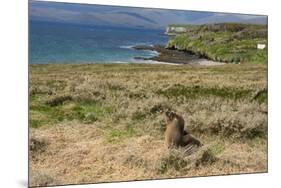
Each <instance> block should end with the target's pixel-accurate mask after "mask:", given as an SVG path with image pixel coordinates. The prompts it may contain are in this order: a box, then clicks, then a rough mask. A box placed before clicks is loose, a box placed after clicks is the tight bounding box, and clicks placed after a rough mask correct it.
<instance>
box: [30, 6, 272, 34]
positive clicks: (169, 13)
mask: <svg viewBox="0 0 281 188" xmlns="http://www.w3.org/2000/svg"><path fill="white" fill-rule="evenodd" d="M29 5H30V11H29V15H30V20H39V21H53V22H63V23H79V24H87V25H100V26H118V27H133V28H135V27H137V28H153V29H157V28H165V26H166V25H168V24H203V23H219V22H241V23H258V24H267V17H266V16H257V15H242V14H227V13H213V12H201V11H182V10H165V9H150V8H131V7H119V6H102V5H88V4H71V3H58V2H43V1H41V2H40V1H30V3H29Z"/></svg>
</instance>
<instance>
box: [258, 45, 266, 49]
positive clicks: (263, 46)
mask: <svg viewBox="0 0 281 188" xmlns="http://www.w3.org/2000/svg"><path fill="white" fill-rule="evenodd" d="M265 47H266V45H265V44H258V45H257V48H258V49H260V50H263V49H265Z"/></svg>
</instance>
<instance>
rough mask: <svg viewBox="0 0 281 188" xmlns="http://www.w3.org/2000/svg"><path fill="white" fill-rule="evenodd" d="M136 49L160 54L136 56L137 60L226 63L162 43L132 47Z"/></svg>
mask: <svg viewBox="0 0 281 188" xmlns="http://www.w3.org/2000/svg"><path fill="white" fill-rule="evenodd" d="M132 48H133V49H135V50H149V51H155V52H157V53H158V54H157V55H156V56H154V57H150V58H143V57H135V59H136V60H144V61H154V62H159V63H162V64H172V65H203V66H217V65H224V64H226V63H223V62H218V61H213V60H209V59H206V58H204V57H201V56H199V55H196V54H193V53H191V52H190V53H188V52H185V51H180V50H176V49H169V48H166V47H165V46H162V45H153V46H146V45H137V46H133V47H132Z"/></svg>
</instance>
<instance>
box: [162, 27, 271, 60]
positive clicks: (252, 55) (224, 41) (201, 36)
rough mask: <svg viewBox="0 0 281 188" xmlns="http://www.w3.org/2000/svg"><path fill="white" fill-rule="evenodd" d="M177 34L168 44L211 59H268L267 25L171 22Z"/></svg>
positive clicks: (168, 32) (170, 30)
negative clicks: (180, 23) (259, 45)
mask: <svg viewBox="0 0 281 188" xmlns="http://www.w3.org/2000/svg"><path fill="white" fill-rule="evenodd" d="M166 33H167V34H169V35H175V36H174V37H172V38H171V40H170V41H169V42H168V44H167V46H166V47H167V48H169V49H176V50H183V51H186V52H189V53H192V54H196V55H198V56H201V57H204V58H208V59H210V60H214V61H219V62H227V63H267V47H265V49H258V48H257V45H258V44H264V45H265V46H266V45H267V25H253V24H241V23H239V24H238V23H218V24H205V25H169V26H168V27H167V31H166Z"/></svg>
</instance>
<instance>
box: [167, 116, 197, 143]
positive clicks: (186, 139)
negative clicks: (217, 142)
mask: <svg viewBox="0 0 281 188" xmlns="http://www.w3.org/2000/svg"><path fill="white" fill-rule="evenodd" d="M165 115H166V123H167V127H166V131H165V143H166V145H167V146H168V148H169V147H171V146H176V147H178V146H182V147H184V146H187V145H190V144H192V145H197V146H201V143H200V141H199V140H197V139H196V138H194V137H193V136H191V135H190V134H189V133H188V132H187V131H185V130H184V123H185V122H184V119H183V117H182V116H180V115H178V114H176V113H174V112H170V111H168V112H166V113H165Z"/></svg>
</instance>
